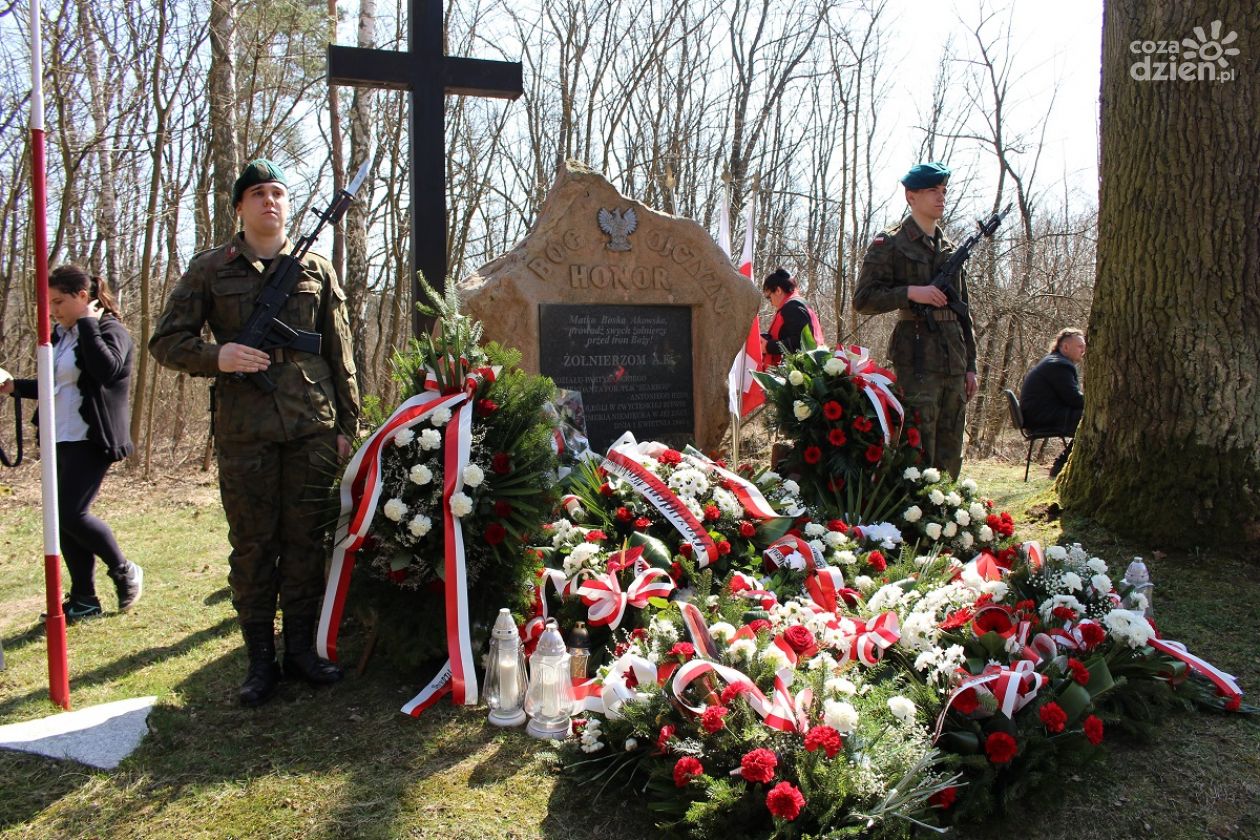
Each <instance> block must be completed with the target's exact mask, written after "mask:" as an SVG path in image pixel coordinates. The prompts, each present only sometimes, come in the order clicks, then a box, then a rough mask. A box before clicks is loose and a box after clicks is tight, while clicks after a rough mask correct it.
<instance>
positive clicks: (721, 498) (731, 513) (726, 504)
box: [713, 487, 744, 518]
mask: <svg viewBox="0 0 1260 840" xmlns="http://www.w3.org/2000/svg"><path fill="white" fill-rule="evenodd" d="M713 502H714V504H716V505H717V506H718V510H720V511H722V515H723V516H727V517H731V518H737V517H740V516H743V515H744V506H743V505H741V504H740V503H739V499H737V498H735V494H734V493H732V492H731V491H730V490H724V489H723V488H721V487H714V488H713Z"/></svg>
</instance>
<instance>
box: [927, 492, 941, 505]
mask: <svg viewBox="0 0 1260 840" xmlns="http://www.w3.org/2000/svg"><path fill="white" fill-rule="evenodd" d="M928 501H929V502H931V503H932V504H934V505H943V504H945V494H944V493H942V492H941V491H940V490H933V491H932V492H931V493H928Z"/></svg>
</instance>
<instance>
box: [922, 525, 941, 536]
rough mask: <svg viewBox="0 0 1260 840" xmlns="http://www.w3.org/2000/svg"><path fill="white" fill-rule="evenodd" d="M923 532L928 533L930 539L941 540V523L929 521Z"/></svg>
mask: <svg viewBox="0 0 1260 840" xmlns="http://www.w3.org/2000/svg"><path fill="white" fill-rule="evenodd" d="M923 533H925V534H927V538H928V539H929V540H939V539H940V538H941V525H940V523H939V522H929V523H928V524H927V525H925V526H923Z"/></svg>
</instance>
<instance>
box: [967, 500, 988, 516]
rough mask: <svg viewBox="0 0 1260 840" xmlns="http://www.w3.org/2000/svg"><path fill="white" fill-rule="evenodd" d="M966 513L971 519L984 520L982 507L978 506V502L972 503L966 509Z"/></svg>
mask: <svg viewBox="0 0 1260 840" xmlns="http://www.w3.org/2000/svg"><path fill="white" fill-rule="evenodd" d="M967 513H970V514H971V518H972V519H984V515H985V510H984V505H982V504H980V503H979V502H972V503H971V505H970V506H969V507H968V508H967Z"/></svg>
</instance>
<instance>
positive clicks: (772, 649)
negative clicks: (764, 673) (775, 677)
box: [760, 645, 792, 671]
mask: <svg viewBox="0 0 1260 840" xmlns="http://www.w3.org/2000/svg"><path fill="white" fill-rule="evenodd" d="M760 659H761V661H762V662H764V663H766V664H767V665H769V666H770V667H771V668H773V669H774V670H776V671H777V670H779V669H780V668H786V667H788V666H789V665H791V664H792V663H791V661H790V660H789V659H788V655H787V654H786V653H784V651H783V648H781V647H779V646H778V645H768V646H767V647H766V649H765V650H763V651H762V652H761V656H760Z"/></svg>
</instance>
